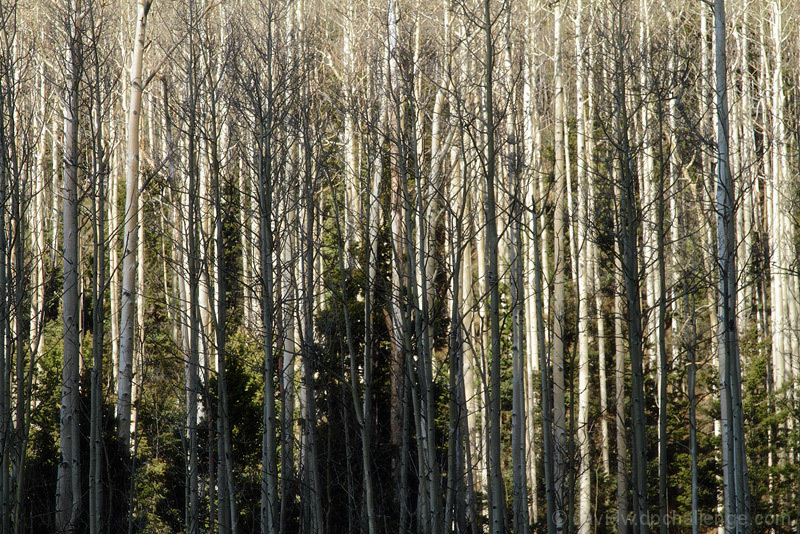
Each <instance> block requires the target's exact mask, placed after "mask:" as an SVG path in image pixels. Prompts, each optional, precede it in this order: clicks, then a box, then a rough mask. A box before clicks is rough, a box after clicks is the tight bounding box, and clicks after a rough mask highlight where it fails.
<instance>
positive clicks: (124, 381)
mask: <svg viewBox="0 0 800 534" xmlns="http://www.w3.org/2000/svg"><path fill="white" fill-rule="evenodd" d="M151 2H152V0H137V17H136V35H135V40H134V47H133V55H132V56H131V70H130V84H131V85H130V102H129V103H128V105H129V110H128V130H127V147H128V148H127V158H126V167H125V168H126V177H125V234H124V238H123V253H122V262H123V264H122V298H121V299H120V306H121V316H120V342H119V385H118V386H117V394H118V396H117V416H118V419H119V427H118V428H117V436H118V437H119V440H120V442H121V443H122V446H123V448H124V449H125V450H130V447H131V444H130V440H131V423H132V419H131V410H132V401H133V392H132V390H133V364H134V362H133V359H134V330H135V328H134V327H135V322H136V317H135V312H136V271H137V257H136V256H137V251H138V242H139V118H140V114H141V107H142V91H143V90H144V87H143V81H142V59H143V56H144V46H145V28H146V26H147V15H148V12H149V11H150V5H151ZM143 260H144V258H139V259H138V261H143Z"/></svg>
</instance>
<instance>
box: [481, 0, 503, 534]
mask: <svg viewBox="0 0 800 534" xmlns="http://www.w3.org/2000/svg"><path fill="white" fill-rule="evenodd" d="M483 5H484V8H483V9H484V13H483V25H484V32H485V37H486V39H485V45H486V52H485V56H484V67H485V69H486V73H485V84H486V85H485V87H484V89H485V91H486V93H485V108H484V114H485V115H484V118H483V119H484V127H485V128H486V168H485V172H486V176H485V178H486V199H485V212H486V284H487V286H488V289H489V322H490V335H491V351H490V354H491V364H490V371H489V384H490V389H489V393H490V394H489V472H490V495H491V497H490V499H489V508H490V511H491V514H490V518H491V523H492V524H491V532H492V533H493V534H501V533H502V532H504V529H505V492H504V490H503V476H502V468H501V465H500V462H501V458H500V451H501V444H500V385H501V382H500V360H501V357H502V355H501V352H500V285H499V278H498V275H499V273H498V264H497V263H498V238H497V214H496V202H495V187H496V186H495V158H496V154H495V124H494V85H493V84H494V82H493V73H494V42H493V37H492V13H491V2H489V0H484V3H483Z"/></svg>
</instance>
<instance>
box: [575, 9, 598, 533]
mask: <svg viewBox="0 0 800 534" xmlns="http://www.w3.org/2000/svg"><path fill="white" fill-rule="evenodd" d="M583 9H584V8H583V1H582V0H578V4H577V8H576V13H575V20H576V26H577V27H576V31H575V48H576V53H577V66H576V68H577V73H576V74H577V76H576V99H577V107H578V109H577V120H576V122H577V124H576V130H577V138H576V144H577V154H576V156H577V157H576V160H577V161H576V164H577V181H578V189H577V192H578V199H577V200H578V203H577V217H576V219H577V221H576V226H577V232H575V234H573V237H574V238H575V241H576V243H575V245H576V249H577V258H576V259H577V265H576V268H577V275H578V276H577V278H576V284H577V286H578V422H577V441H578V446H579V450H580V452H579V455H580V460H579V461H578V476H579V488H578V532H579V534H588V532H590V530H591V526H592V525H591V511H592V510H591V508H592V506H591V496H592V472H591V469H590V464H591V443H590V442H589V395H590V391H589V388H590V384H589V342H590V334H589V317H590V315H591V295H590V292H589V290H590V282H589V277H590V275H591V264H590V261H591V260H590V255H591V245H590V243H589V224H590V220H589V216H590V214H589V202H590V198H589V180H590V177H589V168H588V167H589V162H590V161H591V160H592V157H593V156H592V154H591V152H589V148H590V147H589V143H588V142H587V139H586V138H587V134H586V123H587V117H588V116H587V110H586V99H587V98H586V95H585V86H586V81H587V80H586V78H587V76H586V72H587V68H586V64H587V55H588V53H587V48H588V47H587V44H586V43H585V40H584V39H585V37H584V35H583V30H584V28H585V25H584V22H583V17H584V11H583ZM589 91H591V86H590V87H589Z"/></svg>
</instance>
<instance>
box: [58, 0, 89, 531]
mask: <svg viewBox="0 0 800 534" xmlns="http://www.w3.org/2000/svg"><path fill="white" fill-rule="evenodd" d="M83 22H84V21H83V18H82V6H81V4H80V1H79V0H69V2H68V5H67V24H68V27H67V36H68V39H69V43H68V47H67V57H66V80H65V81H66V94H65V98H64V182H63V184H64V189H63V197H62V198H63V208H62V213H63V215H62V218H63V219H62V220H63V236H64V245H63V246H64V249H63V251H64V252H63V253H64V261H63V265H64V266H63V278H64V297H63V321H64V364H63V369H62V382H61V426H60V429H61V443H60V452H61V462H60V463H59V469H58V483H57V487H56V526H57V528H58V530H59V531H60V532H64V533H70V532H72V531H73V530H74V529H76V528H77V526H78V522H79V521H80V515H81V508H82V506H81V505H82V489H81V488H82V484H81V482H82V481H81V454H80V450H81V449H80V442H81V440H80V429H79V412H78V410H79V406H78V403H79V398H80V397H79V387H80V371H79V367H80V362H79V359H80V332H79V331H78V321H79V305H80V304H79V302H78V287H79V286H78V284H79V281H78V166H79V161H78V158H79V151H78V135H79V133H78V125H79V116H78V107H79V103H78V101H79V96H80V95H79V88H80V79H81V74H82V62H81V58H82V38H83V27H82V25H83Z"/></svg>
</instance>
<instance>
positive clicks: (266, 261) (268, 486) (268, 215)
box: [250, 2, 285, 534]
mask: <svg viewBox="0 0 800 534" xmlns="http://www.w3.org/2000/svg"><path fill="white" fill-rule="evenodd" d="M262 9H263V11H262V12H261V13H262V15H263V17H264V21H265V23H266V28H265V30H266V31H265V34H266V36H265V37H266V42H265V43H264V45H265V46H264V48H263V51H264V54H265V56H264V57H263V58H260V59H262V61H263V67H264V70H265V72H266V76H265V78H264V82H262V83H263V86H262V83H259V82H260V80H259V79H258V78H257V77H256V76H255V75H253V76H252V77H251V80H250V83H251V84H252V88H253V90H252V91H251V92H250V93H251V94H252V95H253V102H252V105H253V114H254V117H255V118H256V121H255V124H254V126H255V127H256V132H255V134H256V139H255V147H256V153H255V156H256V161H255V164H256V173H257V179H258V182H257V188H258V219H259V241H258V242H259V256H260V261H259V276H260V282H261V323H262V327H263V328H264V338H263V342H262V343H263V351H264V408H263V413H262V424H263V425H264V433H263V434H262V440H261V480H260V487H261V488H260V489H261V510H260V528H261V534H276V533H277V532H278V531H279V530H278V527H279V521H280V518H279V516H278V498H279V495H278V451H277V436H276V434H277V426H278V422H277V420H276V410H275V385H274V384H275V383H274V380H275V371H276V369H275V357H274V345H273V343H274V338H275V322H274V321H275V319H274V317H273V316H274V313H275V307H276V306H275V304H276V299H275V273H274V262H275V255H276V254H275V243H274V236H273V229H272V228H273V221H272V216H273V209H274V208H273V206H274V196H273V172H274V171H273V154H274V151H273V128H274V100H275V95H274V85H273V58H274V56H273V54H274V43H275V41H274V38H273V31H274V30H273V18H274V16H275V10H274V6H273V4H272V2H269V3H267V4H266V5H265V6H262ZM284 484H285V482H284Z"/></svg>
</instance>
